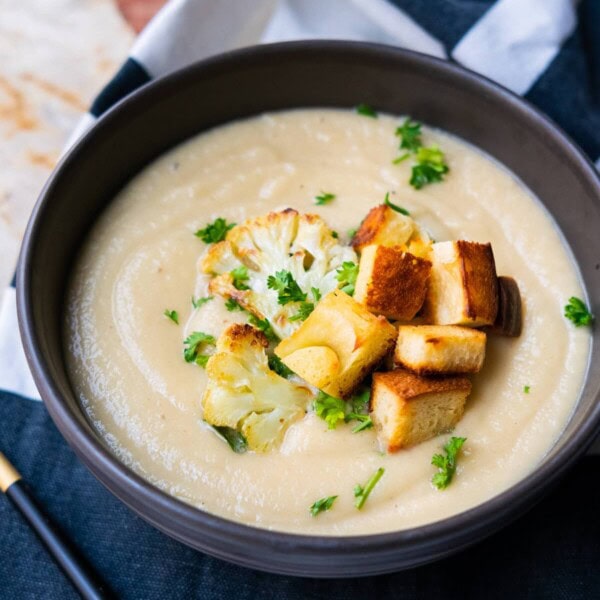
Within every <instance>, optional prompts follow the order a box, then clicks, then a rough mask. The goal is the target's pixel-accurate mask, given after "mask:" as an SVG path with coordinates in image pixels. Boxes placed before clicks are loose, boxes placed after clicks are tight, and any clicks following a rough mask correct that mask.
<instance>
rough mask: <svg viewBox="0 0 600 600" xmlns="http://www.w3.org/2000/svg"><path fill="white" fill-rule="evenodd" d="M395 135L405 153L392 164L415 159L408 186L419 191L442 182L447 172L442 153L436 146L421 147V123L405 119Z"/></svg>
mask: <svg viewBox="0 0 600 600" xmlns="http://www.w3.org/2000/svg"><path fill="white" fill-rule="evenodd" d="M396 135H397V136H398V137H399V138H400V149H401V150H405V152H404V154H401V155H400V156H399V157H398V158H396V159H395V160H394V161H393V163H394V164H398V163H400V162H402V161H404V160H406V159H407V158H408V157H409V156H410V155H414V157H415V161H416V164H414V165H413V166H412V172H411V177H410V181H409V183H410V185H412V186H413V187H414V188H415V189H417V190H420V189H421V188H422V187H424V186H426V185H428V184H430V183H435V182H436V181H442V179H443V178H444V175H445V174H446V173H447V172H448V171H449V168H448V165H447V164H446V159H445V157H444V153H443V152H442V151H441V150H440V149H439V148H438V147H437V146H429V147H425V146H423V142H422V140H421V123H418V122H417V121H411V120H410V118H407V119H406V120H405V121H404V123H403V124H402V125H401V126H400V127H398V128H397V129H396ZM400 212H401V211H400Z"/></svg>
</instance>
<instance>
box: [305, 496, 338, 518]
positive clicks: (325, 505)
mask: <svg viewBox="0 0 600 600" xmlns="http://www.w3.org/2000/svg"><path fill="white" fill-rule="evenodd" d="M336 498H337V496H327V498H321V499H320V500H317V501H316V502H315V503H314V504H313V505H312V506H311V507H310V508H309V509H308V510H309V511H310V514H311V515H312V516H313V517H316V516H317V515H318V514H319V513H320V512H324V511H326V510H329V509H330V508H331V507H332V506H333V503H334V502H335V499H336Z"/></svg>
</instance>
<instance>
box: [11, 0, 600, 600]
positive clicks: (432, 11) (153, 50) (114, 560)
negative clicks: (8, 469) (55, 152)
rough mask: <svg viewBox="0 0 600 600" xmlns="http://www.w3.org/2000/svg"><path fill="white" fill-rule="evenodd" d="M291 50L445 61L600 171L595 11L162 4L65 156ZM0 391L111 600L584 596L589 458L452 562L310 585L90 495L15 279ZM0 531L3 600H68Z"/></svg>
mask: <svg viewBox="0 0 600 600" xmlns="http://www.w3.org/2000/svg"><path fill="white" fill-rule="evenodd" d="M306 38H333V39H351V40H362V41H373V42H381V43H386V44H392V45H395V46H399V47H403V48H409V49H411V50H416V51H419V52H423V53H425V54H429V55H432V56H437V57H442V58H446V59H448V60H453V61H456V62H457V63H459V64H461V65H464V66H465V67H468V68H469V69H472V70H474V71H477V72H479V73H482V74H484V75H486V76H487V77H489V78H491V79H493V80H495V81H497V82H499V83H501V84H502V85H504V86H506V87H508V88H509V89H511V90H513V91H514V92H516V93H518V94H520V95H522V96H524V97H525V98H527V99H528V100H529V101H531V102H533V103H534V104H536V105H537V106H538V107H540V108H541V109H542V110H543V111H544V112H546V113H547V114H548V115H550V117H552V118H553V119H554V120H555V121H556V122H558V123H559V124H560V125H561V126H562V127H563V128H564V129H565V130H566V131H567V132H568V133H569V134H570V135H571V136H572V137H573V138H574V139H575V140H576V141H577V142H578V143H579V144H580V145H581V147H582V148H583V149H584V151H585V152H586V153H587V154H588V156H589V157H590V158H591V159H592V160H593V161H595V162H596V164H597V165H598V166H599V167H600V0H581V1H580V2H577V1H576V0H496V1H493V0H392V1H390V2H387V1H386V0H221V1H217V0H171V2H169V3H168V4H167V5H166V6H165V7H164V8H163V10H162V11H161V12H160V13H159V14H158V15H157V16H156V17H155V18H154V20H153V21H152V22H151V23H150V24H149V25H148V26H147V28H146V29H145V30H144V32H143V33H142V34H141V35H140V36H139V38H138V39H137V41H136V43H135V44H134V46H133V48H132V49H131V53H130V56H129V58H128V60H127V61H126V62H125V63H124V64H123V66H122V67H121V69H120V70H119V72H118V73H117V74H116V75H115V77H114V78H113V79H112V81H111V82H110V83H109V84H108V85H107V86H106V88H105V89H104V90H102V92H101V93H100V94H99V95H98V97H97V98H96V100H95V101H94V103H93V105H92V106H91V108H90V112H89V114H87V115H86V116H85V118H84V119H83V120H82V122H81V123H80V125H79V127H78V128H77V130H76V131H75V132H74V133H73V136H72V138H71V140H70V141H69V145H70V144H71V143H73V142H74V141H75V140H76V139H78V138H79V137H80V136H81V135H82V134H83V133H84V132H85V131H86V130H87V129H89V128H90V127H91V126H92V125H93V124H94V122H95V121H96V119H97V118H98V117H100V116H101V115H102V114H103V113H104V112H105V111H107V110H108V109H109V108H110V107H111V106H113V105H114V104H115V103H116V102H118V101H119V100H120V99H121V98H123V97H124V96H126V95H127V94H129V93H130V92H132V91H134V90H135V89H137V88H138V87H140V86H141V85H143V84H145V83H147V82H148V81H151V80H152V79H154V78H156V77H160V76H162V75H165V74H167V73H170V72H171V71H173V70H175V69H178V68H180V67H183V66H185V65H187V64H189V63H191V62H194V61H196V60H199V59H202V58H204V57H207V56H210V55H213V54H216V53H219V52H223V51H225V50H229V49H232V48H236V47H240V46H245V45H250V44H254V43H258V42H275V41H282V40H293V39H306ZM0 389H1V390H4V391H0V439H3V441H4V442H5V443H7V444H9V446H8V447H9V448H12V449H13V450H14V451H15V452H16V454H15V457H18V459H19V461H20V462H17V466H18V467H20V468H21V470H22V471H23V472H24V473H25V474H26V475H27V477H28V478H29V479H30V481H31V482H32V483H33V485H34V487H35V489H36V491H37V492H38V494H39V495H40V497H41V499H42V500H43V502H44V504H45V506H46V507H47V508H48V509H49V510H50V512H51V514H53V515H54V516H55V517H58V518H59V519H60V520H61V521H62V522H63V525H64V526H65V527H66V528H67V530H68V531H69V534H70V535H71V536H72V537H73V538H74V539H75V540H76V541H77V542H78V544H79V545H80V546H81V547H82V548H83V549H84V550H85V551H86V553H87V554H88V556H89V557H90V559H91V560H92V562H93V563H94V564H95V565H96V566H97V567H98V568H99V570H100V571H101V572H102V573H103V574H104V575H105V576H106V577H107V578H108V579H109V581H110V583H111V585H112V586H113V587H114V588H115V589H116V591H117V592H118V594H119V596H120V597H130V598H141V597H143V598H167V597H203V598H211V599H212V598H232V599H233V598H235V599H236V600H245V599H246V598H248V599H250V598H257V597H261V598H263V597H264V598H288V599H296V598H305V597H311V598H327V599H328V600H336V599H341V598H344V599H345V598H353V597H357V598H358V597H365V596H369V597H386V598H396V597H398V598H399V597H402V598H405V597H410V596H413V595H415V594H416V595H419V597H461V598H481V597H484V596H485V597H486V598H505V597H508V596H515V595H516V596H517V597H523V598H525V597H526V598H539V597H554V598H569V599H571V598H582V599H583V598H588V597H592V596H593V595H594V593H595V594H597V592H598V589H599V587H598V586H600V571H599V570H598V568H597V561H598V558H599V557H600V545H599V539H600V531H599V530H598V525H597V523H598V520H597V517H596V515H595V513H596V507H597V504H598V501H599V498H598V493H597V491H596V492H594V488H593V487H592V488H591V489H590V488H589V482H588V480H589V473H590V472H592V471H593V469H594V468H596V469H597V467H598V460H600V459H598V458H597V457H588V458H586V459H584V461H583V462H582V463H580V465H579V466H578V467H577V468H576V469H575V470H574V471H573V472H572V473H571V474H570V476H569V478H568V479H567V480H565V482H564V483H563V485H562V486H561V487H560V489H559V491H558V492H556V493H555V494H554V495H553V496H550V497H549V498H548V499H547V500H546V501H545V502H544V503H543V504H542V505H540V507H539V508H538V509H536V511H535V513H531V514H530V515H529V516H528V517H527V518H526V519H522V520H521V521H519V522H518V523H517V524H515V525H514V526H513V527H512V528H509V529H507V530H505V531H504V532H503V533H502V534H500V535H496V536H495V537H494V538H492V539H490V540H488V541H487V542H484V543H483V544H480V545H479V546H477V547H476V548H474V549H472V550H471V551H469V552H467V553H462V554H460V555H458V556H457V557H454V558H452V559H448V560H445V561H442V562H441V563H437V564H436V565H431V566H429V567H423V568H422V569H417V570H414V571H411V572H409V573H400V574H396V575H391V576H389V577H380V578H370V579H369V580H362V581H358V582H357V581H355V580H347V581H346V582H342V581H337V582H335V581H332V582H322V585H321V582H314V581H310V580H299V579H298V580H294V579H291V578H283V577H272V576H267V575H262V574H259V573H251V572H248V571H245V570H244V569H239V568H237V567H234V566H232V565H226V564H224V563H221V562H220V561H217V560H216V559H211V558H210V557H206V556H203V555H201V554H197V553H194V552H192V551H191V550H189V549H187V548H185V547H183V546H181V545H180V544H177V543H176V542H173V541H172V540H168V539H166V538H165V537H164V536H162V535H161V534H160V533H158V532H157V531H155V530H154V529H152V528H151V527H149V526H147V525H146V524H145V523H143V522H142V521H141V520H140V519H137V518H136V517H134V516H133V515H132V514H131V513H129V512H128V511H127V510H126V509H125V508H124V507H123V505H121V504H120V503H119V502H118V501H117V500H116V499H115V498H113V497H112V496H111V495H110V494H108V493H107V492H106V491H105V490H104V489H103V488H101V486H100V485H99V484H98V483H97V482H95V481H94V480H93V478H92V477H91V476H90V475H89V473H88V472H87V471H86V470H85V469H84V468H83V467H82V466H81V465H80V464H79V463H78V462H77V461H76V459H75V458H74V456H73V455H72V453H71V452H70V451H69V450H68V448H67V447H66V446H65V443H64V441H63V440H62V439H61V438H60V436H59V435H58V434H57V432H56V430H55V429H54V428H53V427H52V425H51V424H50V422H49V419H48V417H47V414H46V413H45V411H44V410H43V409H42V407H40V406H39V404H37V403H31V402H27V401H24V400H23V398H30V399H39V395H38V392H37V390H36V388H35V386H34V384H33V381H32V379H31V376H30V374H29V370H28V368H27V365H26V362H25V358H24V355H23V352H22V349H21V345H20V340H19V337H18V330H17V320H16V307H15V290H14V282H13V286H12V287H11V289H9V290H7V292H6V293H5V294H4V296H3V300H2V304H1V306H0ZM594 494H595V495H594ZM0 523H1V524H2V525H0V530H1V531H2V534H3V536H6V537H3V544H0V580H2V582H3V583H2V589H3V592H2V595H3V597H31V598H34V597H45V598H50V599H52V598H61V599H62V598H70V597H73V596H72V590H71V588H70V587H69V586H68V584H67V583H66V581H65V580H64V579H63V578H61V577H60V575H59V574H58V571H56V569H55V567H54V566H53V565H52V563H51V561H50V560H49V559H48V557H47V556H46V555H45V554H44V553H43V552H42V551H41V549H40V547H39V545H38V544H37V542H36V540H35V538H33V537H32V536H31V534H30V532H29V531H28V529H27V528H26V526H25V525H24V524H23V523H22V522H20V521H19V520H18V518H17V517H16V515H15V514H14V512H11V509H10V508H9V507H8V505H7V503H6V502H4V501H3V500H2V498H0ZM549 524H552V526H551V527H550V526H549ZM515 550H517V551H516V552H515ZM502 573H505V574H506V575H509V576H508V577H498V575H499V574H500V575H501V574H502ZM511 575H512V576H511ZM492 581H493V585H492V586H491V585H490V583H491V582H492Z"/></svg>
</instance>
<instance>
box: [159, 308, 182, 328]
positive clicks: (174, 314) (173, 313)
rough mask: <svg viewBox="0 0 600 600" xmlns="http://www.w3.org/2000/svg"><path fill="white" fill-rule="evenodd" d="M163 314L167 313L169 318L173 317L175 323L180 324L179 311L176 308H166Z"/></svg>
mask: <svg viewBox="0 0 600 600" xmlns="http://www.w3.org/2000/svg"><path fill="white" fill-rule="evenodd" d="M163 315H165V317H167V319H171V321H173V323H175V325H179V313H178V312H177V311H176V310H169V309H168V308H166V309H165V312H164V313H163Z"/></svg>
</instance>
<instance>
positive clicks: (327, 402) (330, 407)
mask: <svg viewBox="0 0 600 600" xmlns="http://www.w3.org/2000/svg"><path fill="white" fill-rule="evenodd" d="M313 406H314V409H315V412H316V413H317V416H319V417H321V419H324V420H325V422H326V423H327V426H328V427H329V429H335V428H336V426H337V424H338V422H339V421H344V420H345V418H346V402H345V401H344V400H342V399H341V398H334V397H333V396H330V395H329V394H327V393H325V392H323V391H321V390H319V393H318V395H317V397H316V399H315V402H314V405H313Z"/></svg>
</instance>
